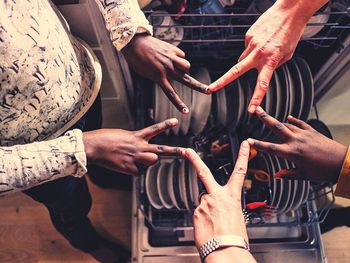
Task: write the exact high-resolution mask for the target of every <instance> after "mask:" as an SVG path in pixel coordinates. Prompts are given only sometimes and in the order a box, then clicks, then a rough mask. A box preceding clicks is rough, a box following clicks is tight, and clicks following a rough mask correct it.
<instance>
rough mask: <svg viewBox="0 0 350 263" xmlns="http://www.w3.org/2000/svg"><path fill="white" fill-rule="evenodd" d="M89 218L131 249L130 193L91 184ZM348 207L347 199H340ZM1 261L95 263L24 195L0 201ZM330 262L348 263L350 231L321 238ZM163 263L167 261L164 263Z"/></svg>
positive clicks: (45, 212)
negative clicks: (58, 231)
mask: <svg viewBox="0 0 350 263" xmlns="http://www.w3.org/2000/svg"><path fill="white" fill-rule="evenodd" d="M90 189H91V193H92V195H93V200H94V201H93V207H92V210H91V213H90V218H91V219H92V222H93V224H94V225H95V226H96V228H97V229H98V230H99V231H100V232H104V233H106V234H107V235H108V236H109V237H110V238H111V239H115V240H118V241H121V242H123V243H124V244H125V245H127V246H130V231H131V229H130V218H131V196H130V193H129V192H125V191H117V190H102V189H99V188H97V187H96V186H94V185H92V184H91V183H90ZM338 203H339V205H341V206H348V205H350V202H349V201H348V200H344V199H339V201H338ZM0 215H1V221H0V262H96V261H95V260H94V259H93V258H91V257H90V256H89V255H86V254H84V253H81V252H79V251H78V250H75V249H74V248H72V247H71V246H70V245H69V244H68V243H67V242H66V241H65V239H63V238H62V237H61V236H60V235H59V234H58V233H57V232H56V231H55V229H54V228H53V227H52V225H51V222H50V220H49V217H48V214H47V211H46V209H45V208H44V207H43V206H41V205H39V204H37V203H35V202H34V201H32V200H31V199H30V198H28V197H27V196H25V195H23V194H17V195H13V196H8V197H4V198H2V199H0ZM323 241H324V245H325V250H326V254H327V257H328V262H329V263H347V262H350V229H349V228H347V227H340V228H337V229H334V230H332V231H330V232H328V233H326V234H324V235H323ZM165 263H166V262H165Z"/></svg>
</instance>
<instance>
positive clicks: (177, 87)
mask: <svg viewBox="0 0 350 263" xmlns="http://www.w3.org/2000/svg"><path fill="white" fill-rule="evenodd" d="M170 83H171V85H172V86H173V88H174V89H175V91H176V92H177V94H178V95H179V97H180V98H182V87H181V83H179V82H177V81H171V82H170ZM169 104H171V105H170V106H169V107H170V109H171V112H172V114H173V116H174V117H175V118H177V119H178V120H179V124H178V125H176V126H175V127H173V128H172V131H173V132H174V134H175V135H178V134H179V131H180V127H181V115H182V113H180V112H179V111H178V109H177V108H176V107H175V106H174V104H172V103H171V102H170V100H169ZM169 107H168V108H169Z"/></svg>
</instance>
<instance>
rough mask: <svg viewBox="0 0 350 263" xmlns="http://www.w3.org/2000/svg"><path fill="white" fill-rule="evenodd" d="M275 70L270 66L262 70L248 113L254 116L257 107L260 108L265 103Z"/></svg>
mask: <svg viewBox="0 0 350 263" xmlns="http://www.w3.org/2000/svg"><path fill="white" fill-rule="evenodd" d="M273 71H274V69H273V68H271V67H270V66H264V67H262V68H261V70H260V71H259V74H258V79H257V81H256V86H255V89H254V93H253V97H252V98H251V100H250V103H249V106H248V112H249V113H251V114H253V113H254V112H255V109H256V107H257V106H260V104H261V102H262V101H263V99H264V97H265V94H266V92H267V90H268V89H269V85H270V81H271V78H272V74H273Z"/></svg>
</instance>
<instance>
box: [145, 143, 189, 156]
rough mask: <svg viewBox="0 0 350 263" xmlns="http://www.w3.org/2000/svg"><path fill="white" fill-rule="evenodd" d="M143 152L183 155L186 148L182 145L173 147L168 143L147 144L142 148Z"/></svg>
mask: <svg viewBox="0 0 350 263" xmlns="http://www.w3.org/2000/svg"><path fill="white" fill-rule="evenodd" d="M141 150H142V151H143V152H151V153H155V154H167V155H169V154H170V155H174V154H175V155H179V156H182V155H183V152H184V151H185V150H186V149H185V148H182V147H173V146H167V145H158V144H147V145H146V146H145V147H143V148H142V149H141Z"/></svg>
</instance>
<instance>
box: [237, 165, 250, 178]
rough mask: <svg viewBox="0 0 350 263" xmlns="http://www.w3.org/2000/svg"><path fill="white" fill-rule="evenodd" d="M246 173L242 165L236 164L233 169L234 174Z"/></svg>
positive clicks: (243, 174)
mask: <svg viewBox="0 0 350 263" xmlns="http://www.w3.org/2000/svg"><path fill="white" fill-rule="evenodd" d="M246 173H247V168H246V167H244V166H238V167H236V169H235V174H236V175H242V176H245V175H246Z"/></svg>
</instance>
